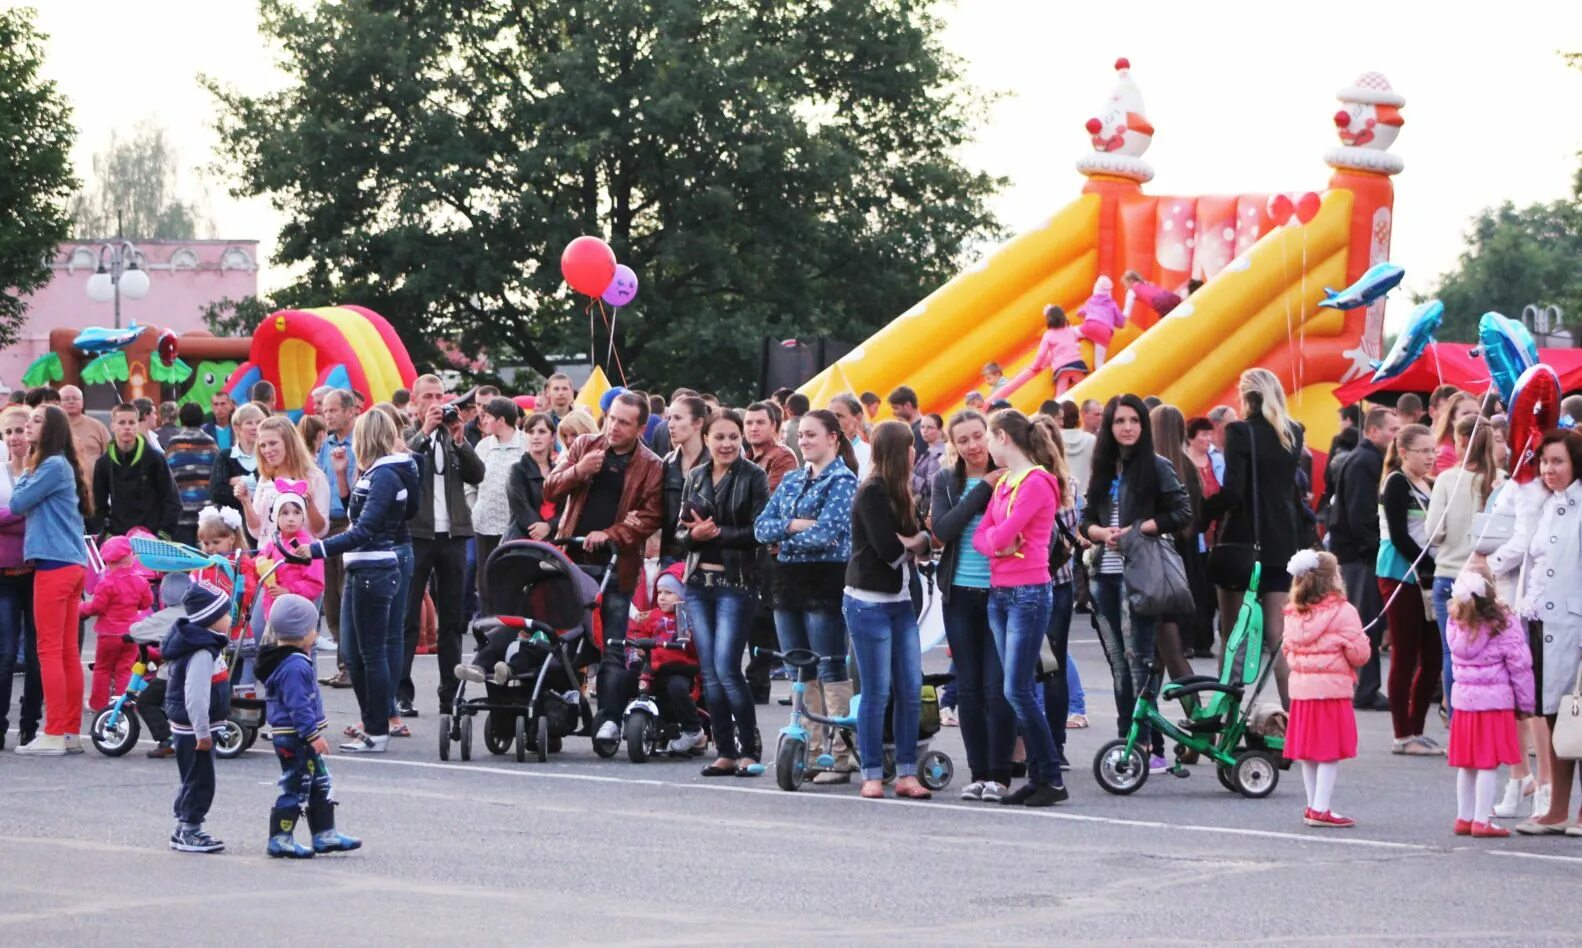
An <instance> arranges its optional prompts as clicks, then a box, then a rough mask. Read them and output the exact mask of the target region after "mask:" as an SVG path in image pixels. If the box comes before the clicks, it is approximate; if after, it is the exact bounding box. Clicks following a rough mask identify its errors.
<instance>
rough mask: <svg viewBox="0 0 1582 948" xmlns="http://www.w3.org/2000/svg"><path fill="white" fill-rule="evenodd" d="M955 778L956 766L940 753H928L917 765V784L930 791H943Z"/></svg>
mask: <svg viewBox="0 0 1582 948" xmlns="http://www.w3.org/2000/svg"><path fill="white" fill-rule="evenodd" d="M954 776H956V764H955V762H953V761H952V760H951V759H950V758H949V757H948V756H946V755H945V754H944V753H942V752H940V751H929V752H928V753H926V754H924V755H923V759H922V760H921V761H919V762H918V765H917V779H918V782H919V783H921V784H922V785H923V786H925V787H927V788H928V789H930V790H943V789H945V788H946V787H948V786H950V779H951V778H952V777H954Z"/></svg>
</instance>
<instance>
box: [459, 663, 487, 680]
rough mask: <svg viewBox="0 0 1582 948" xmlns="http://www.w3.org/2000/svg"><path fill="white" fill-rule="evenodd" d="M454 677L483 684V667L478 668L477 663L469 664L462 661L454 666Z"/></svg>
mask: <svg viewBox="0 0 1582 948" xmlns="http://www.w3.org/2000/svg"><path fill="white" fill-rule="evenodd" d="M456 677H457V678H460V679H461V680H462V681H470V682H474V683H476V684H480V685H481V684H483V669H481V668H479V667H478V666H477V665H470V664H467V663H466V662H463V663H461V664H460V665H457V666H456Z"/></svg>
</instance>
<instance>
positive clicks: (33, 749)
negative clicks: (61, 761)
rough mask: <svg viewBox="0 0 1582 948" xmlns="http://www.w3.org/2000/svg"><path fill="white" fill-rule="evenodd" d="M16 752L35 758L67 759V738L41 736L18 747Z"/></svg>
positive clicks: (56, 735)
mask: <svg viewBox="0 0 1582 948" xmlns="http://www.w3.org/2000/svg"><path fill="white" fill-rule="evenodd" d="M16 752H17V753H18V754H28V755H31V756H33V757H65V756H66V738H65V737H63V736H62V735H59V734H39V735H37V736H35V737H34V738H33V740H31V741H29V742H28V743H26V744H23V745H22V746H21V747H18V748H17V749H16Z"/></svg>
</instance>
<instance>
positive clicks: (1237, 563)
mask: <svg viewBox="0 0 1582 948" xmlns="http://www.w3.org/2000/svg"><path fill="white" fill-rule="evenodd" d="M1247 446H1248V450H1249V451H1250V453H1251V457H1252V462H1251V463H1250V464H1249V465H1248V471H1249V473H1250V476H1251V478H1252V508H1251V511H1250V516H1251V517H1252V542H1251V543H1223V542H1221V543H1216V544H1214V548H1213V549H1211V550H1209V551H1208V564H1207V566H1206V568H1205V569H1206V572H1207V573H1208V580H1209V582H1211V583H1213V584H1214V585H1215V586H1217V587H1219V588H1220V589H1224V590H1228V591H1230V592H1245V591H1246V589H1247V586H1248V585H1249V584H1251V583H1252V570H1253V567H1254V566H1256V565H1257V564H1258V556H1259V554H1260V553H1261V552H1262V548H1263V545H1262V543H1261V538H1260V537H1259V533H1258V513H1259V511H1258V437H1257V432H1255V431H1253V428H1252V425H1251V424H1248V425H1247ZM1234 514H1235V512H1233V513H1232V515H1233V516H1234Z"/></svg>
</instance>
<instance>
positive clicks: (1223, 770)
mask: <svg viewBox="0 0 1582 948" xmlns="http://www.w3.org/2000/svg"><path fill="white" fill-rule="evenodd" d="M1214 773H1215V775H1216V776H1218V777H1219V785H1220V786H1222V787H1224V788H1225V789H1226V790H1229V791H1230V792H1231V793H1240V792H1241V791H1239V790H1237V789H1236V781H1235V780H1232V779H1231V776H1230V768H1229V767H1227V766H1225V765H1224V764H1217V765H1215V767H1214Z"/></svg>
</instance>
